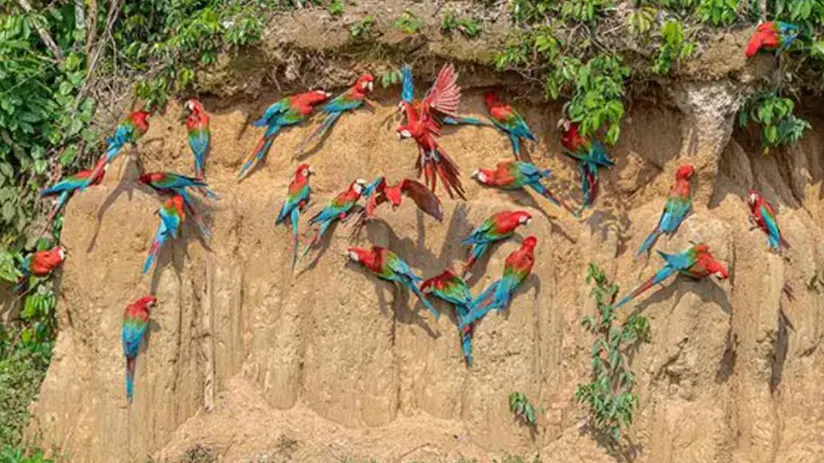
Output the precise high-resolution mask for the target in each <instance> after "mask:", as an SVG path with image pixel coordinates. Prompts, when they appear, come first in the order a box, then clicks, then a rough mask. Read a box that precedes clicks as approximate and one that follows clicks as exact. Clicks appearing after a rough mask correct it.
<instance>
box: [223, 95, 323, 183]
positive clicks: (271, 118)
mask: <svg viewBox="0 0 824 463" xmlns="http://www.w3.org/2000/svg"><path fill="white" fill-rule="evenodd" d="M330 96H331V94H330V93H328V92H324V91H322V90H312V91H309V92H304V93H299V94H297V95H292V96H290V97H286V98H283V99H281V100H278V101H277V102H276V103H274V104H272V105H271V106H269V107H268V108H266V112H265V113H263V116H262V117H261V118H260V119H258V120H257V121H255V122H254V124H252V125H254V126H255V127H266V132H264V133H263V136H262V137H260V141H258V143H257V145H256V146H255V149H254V151H252V154H250V155H249V157H248V158H246V162H244V163H243V166H242V167H241V168H240V172H239V173H238V174H237V178H238V180H240V179H242V178H243V177H244V176H245V175H246V174H247V173H249V171H250V170H251V169H252V168H253V167H254V166H256V165H257V164H258V163H259V162H260V161H261V160H262V159H263V157H264V156H266V153H267V152H268V151H269V148H270V147H271V146H272V143H273V142H274V141H275V136H276V135H277V134H278V132H280V129H282V128H284V127H288V126H290V125H298V124H300V123H302V122H304V121H306V120H307V119H308V118H309V115H310V114H312V110H313V109H314V108H315V106H317V105H319V104H320V103H323V102H324V101H326V100H327V99H328V98H329V97H330Z"/></svg>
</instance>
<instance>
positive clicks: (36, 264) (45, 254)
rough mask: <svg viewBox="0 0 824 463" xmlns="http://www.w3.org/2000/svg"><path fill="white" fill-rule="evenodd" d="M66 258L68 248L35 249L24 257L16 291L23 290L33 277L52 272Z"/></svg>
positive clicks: (43, 275)
mask: <svg viewBox="0 0 824 463" xmlns="http://www.w3.org/2000/svg"><path fill="white" fill-rule="evenodd" d="M65 260H66V250H65V249H63V248H62V247H60V246H55V247H53V248H51V249H49V250H46V251H35V252H33V253H31V254H28V255H27V256H26V257H24V258H23V262H22V263H21V264H20V269H19V270H20V277H19V278H18V279H17V285H16V286H15V287H14V291H15V292H18V293H19V292H21V291H23V290H24V289H25V288H26V286H28V284H29V283H30V282H31V280H32V279H33V278H42V277H46V276H48V275H49V274H51V272H52V270H54V269H55V268H57V267H58V266H59V265H60V264H62V263H63V261H65Z"/></svg>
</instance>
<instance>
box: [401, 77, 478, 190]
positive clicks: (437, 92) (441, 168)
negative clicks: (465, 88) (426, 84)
mask: <svg viewBox="0 0 824 463" xmlns="http://www.w3.org/2000/svg"><path fill="white" fill-rule="evenodd" d="M457 80H458V74H457V73H456V72H455V67H454V66H452V65H451V64H447V65H445V66H444V67H443V68H441V70H440V72H439V73H438V77H437V79H435V83H434V84H432V88H430V89H429V91H428V92H427V93H426V96H424V98H423V100H422V101H421V104H420V109H419V110H416V108H414V106H413V105H407V106H406V108H407V109H408V110H407V112H406V124H403V125H401V126H400V127H398V128H397V129H396V131H397V133H398V137H399V138H400V139H401V140H403V139H405V138H412V139H414V140H415V143H416V144H417V145H418V153H419V156H418V160H417V162H416V164H415V168H416V169H417V171H418V176H419V177H420V175H421V173H423V175H424V183H425V184H426V185H427V186H429V188H430V189H431V190H432V191H433V192H434V191H435V187H436V186H437V183H438V180H437V179H438V177H440V179H441V182H443V185H444V188H445V189H446V193H447V194H448V195H449V197H450V198H454V197H455V196H454V194H456V193H457V195H458V196H460V197H461V198H462V199H466V197H464V188H463V185H462V184H461V179H460V170H459V169H458V166H457V165H456V164H455V161H453V160H452V158H451V157H449V154H447V153H446V151H445V150H444V149H443V147H441V146H440V144H438V141H437V139H436V137H440V136H441V119H442V118H443V117H444V116H451V117H456V116H457V114H456V111H457V110H458V104H459V103H460V101H461V88H460V87H459V86H458V84H457Z"/></svg>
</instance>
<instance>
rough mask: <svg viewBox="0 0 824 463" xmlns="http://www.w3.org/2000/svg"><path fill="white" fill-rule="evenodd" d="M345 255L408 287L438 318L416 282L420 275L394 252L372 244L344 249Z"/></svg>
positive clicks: (377, 273) (384, 277)
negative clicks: (365, 246)
mask: <svg viewBox="0 0 824 463" xmlns="http://www.w3.org/2000/svg"><path fill="white" fill-rule="evenodd" d="M346 253H347V255H348V256H349V258H350V259H352V260H353V261H355V262H357V263H359V264H361V265H362V266H364V267H365V268H366V269H367V270H369V271H371V272H372V273H374V274H375V275H377V276H378V278H380V279H382V280H386V281H391V282H395V283H400V284H401V285H403V286H406V287H407V288H409V289H410V290H411V291H412V292H413V293H415V296H417V297H418V299H420V300H421V303H422V304H423V305H424V307H426V308H427V309H428V310H429V311H430V312H431V313H432V315H433V316H434V317H435V319H438V318H439V317H440V315H441V314H439V313H438V311H437V310H435V308H434V307H432V304H431V303H430V302H429V301H428V300H427V299H426V296H424V295H423V293H422V292H421V290H420V289H418V283H419V282H420V281H421V277H419V276H418V275H415V272H413V271H412V269H411V268H409V265H408V264H407V263H406V262H404V261H403V259H401V258H400V257H398V255H397V254H395V253H394V252H392V251H390V250H388V249H385V248H382V247H380V246H372V249H364V248H349V249H348V250H347V251H346Z"/></svg>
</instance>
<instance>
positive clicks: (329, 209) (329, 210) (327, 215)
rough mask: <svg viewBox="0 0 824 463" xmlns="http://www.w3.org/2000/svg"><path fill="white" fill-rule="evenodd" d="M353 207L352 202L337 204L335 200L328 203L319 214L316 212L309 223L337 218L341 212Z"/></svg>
mask: <svg viewBox="0 0 824 463" xmlns="http://www.w3.org/2000/svg"><path fill="white" fill-rule="evenodd" d="M351 207H352V203H349V204H336V203H335V202H334V201H333V202H332V203H330V204H328V205H327V206H326V207H324V208H323V209H321V210H320V211H319V212H318V213H317V214H315V215H314V216H313V217H312V218H311V219H310V220H309V223H313V224H314V223H318V222H327V221H330V220H332V219H335V218H337V217H338V216H340V215H341V214H343V213H345V212H346V211H348V210H349V209H350V208H351Z"/></svg>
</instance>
